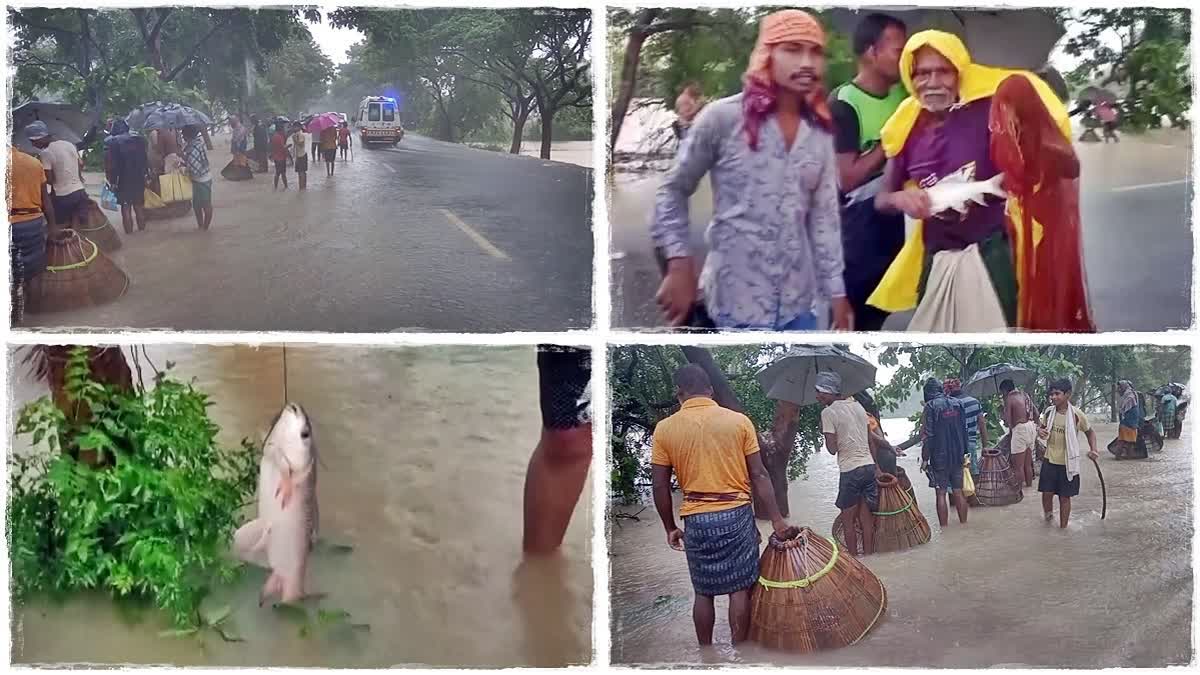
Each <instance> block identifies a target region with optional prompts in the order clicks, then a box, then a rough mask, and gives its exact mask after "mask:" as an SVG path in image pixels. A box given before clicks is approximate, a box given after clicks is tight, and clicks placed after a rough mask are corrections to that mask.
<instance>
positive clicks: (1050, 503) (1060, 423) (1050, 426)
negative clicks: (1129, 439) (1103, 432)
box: [1038, 379, 1100, 528]
mask: <svg viewBox="0 0 1200 675" xmlns="http://www.w3.org/2000/svg"><path fill="white" fill-rule="evenodd" d="M1050 401H1051V402H1052V403H1053V404H1054V405H1053V406H1052V407H1051V408H1050V409H1049V410H1047V411H1046V414H1045V416H1043V418H1042V424H1041V426H1040V428H1039V429H1038V434H1039V435H1040V436H1041V437H1042V439H1043V440H1045V441H1046V461H1045V462H1043V463H1042V474H1041V477H1039V478H1038V492H1041V493H1042V511H1043V515H1044V516H1045V518H1046V522H1050V521H1051V520H1053V518H1054V496H1055V495H1058V526H1059V527H1062V528H1065V527H1066V526H1067V522H1068V521H1069V520H1070V519H1071V497H1074V496H1076V495H1078V494H1079V434H1080V433H1084V434H1087V440H1088V446H1089V447H1090V449H1089V451H1088V454H1087V456H1088V459H1092V460H1095V459H1096V458H1097V457H1099V456H1100V453H1098V452H1096V433H1095V432H1094V431H1092V427H1091V425H1090V424H1088V419H1087V415H1085V414H1084V413H1083V411H1082V410H1080V409H1079V408H1076V407H1075V406H1074V405H1073V404H1072V403H1071V381H1070V380H1068V379H1061V380H1055V381H1054V382H1051V383H1050ZM1067 429H1071V430H1072V433H1069V434H1068V433H1067Z"/></svg>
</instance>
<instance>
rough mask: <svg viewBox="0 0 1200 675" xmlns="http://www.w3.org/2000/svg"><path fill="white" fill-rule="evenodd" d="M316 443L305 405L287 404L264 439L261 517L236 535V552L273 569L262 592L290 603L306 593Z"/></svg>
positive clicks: (315, 514) (314, 518)
mask: <svg viewBox="0 0 1200 675" xmlns="http://www.w3.org/2000/svg"><path fill="white" fill-rule="evenodd" d="M318 520H319V511H318V507H317V446H316V442H315V440H314V438H313V432H312V422H311V420H310V419H309V417H308V414H307V413H306V412H305V411H304V408H302V407H300V406H299V405H296V404H295V403H288V404H287V405H285V406H284V407H283V410H281V411H280V412H279V416H278V417H276V418H275V422H274V423H273V424H272V425H271V431H270V432H269V433H268V434H267V439H266V441H265V442H264V443H263V456H262V461H261V462H260V463H259V469H258V517H257V518H255V519H254V520H251V521H250V522H248V523H246V524H245V525H243V526H242V527H240V528H238V531H237V532H235V533H234V535H233V547H234V552H235V554H236V555H237V556H238V557H239V558H240V559H242V560H244V561H246V562H248V563H251V564H254V565H258V566H260V567H266V568H267V569H269V570H270V571H271V574H270V576H268V577H267V582H266V583H265V584H263V588H262V592H261V593H259V598H258V603H259V605H262V604H263V603H264V602H266V599H267V598H268V597H270V596H272V595H279V596H280V599H281V600H282V601H283V602H287V603H292V602H296V601H298V600H300V599H302V598H303V597H304V596H305V590H304V575H305V571H306V570H307V568H308V556H309V554H311V553H312V549H313V544H314V543H315V542H316V539H317V523H318Z"/></svg>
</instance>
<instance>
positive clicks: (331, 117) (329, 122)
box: [308, 112, 342, 134]
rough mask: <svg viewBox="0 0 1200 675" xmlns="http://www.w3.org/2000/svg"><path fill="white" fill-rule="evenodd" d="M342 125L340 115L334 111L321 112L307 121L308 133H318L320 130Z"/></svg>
mask: <svg viewBox="0 0 1200 675" xmlns="http://www.w3.org/2000/svg"><path fill="white" fill-rule="evenodd" d="M341 125H342V116H341V115H339V114H337V113H335V112H327V113H321V114H320V115H317V116H315V117H313V118H312V119H311V120H309V122H308V131H309V133H314V134H319V133H321V132H322V131H324V130H326V129H329V128H332V127H339V126H341Z"/></svg>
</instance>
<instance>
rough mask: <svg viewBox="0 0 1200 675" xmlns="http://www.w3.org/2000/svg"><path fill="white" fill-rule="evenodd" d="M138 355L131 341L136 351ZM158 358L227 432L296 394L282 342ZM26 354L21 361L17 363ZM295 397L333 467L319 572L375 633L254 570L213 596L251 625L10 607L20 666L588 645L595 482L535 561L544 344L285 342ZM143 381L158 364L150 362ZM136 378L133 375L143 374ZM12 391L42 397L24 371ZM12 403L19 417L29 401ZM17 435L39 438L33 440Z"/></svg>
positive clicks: (350, 662)
mask: <svg viewBox="0 0 1200 675" xmlns="http://www.w3.org/2000/svg"><path fill="white" fill-rule="evenodd" d="M126 351H127V353H128V350H126ZM149 357H150V359H151V360H152V361H153V362H154V363H155V364H156V365H157V366H158V367H159V368H160V369H161V368H162V367H163V365H164V363H165V362H166V361H167V360H168V359H169V360H172V361H175V362H177V366H176V372H177V374H178V375H179V376H181V377H182V379H185V380H186V379H190V378H191V377H192V376H195V377H197V378H198V386H199V387H200V388H201V389H203V390H205V391H207V392H208V393H210V394H211V395H212V397H213V400H214V401H215V406H214V407H213V408H212V409H211V411H212V412H211V414H212V416H213V418H214V420H215V421H216V422H217V424H219V425H220V426H221V428H222V434H221V440H222V442H224V443H226V444H234V443H237V442H238V441H239V440H240V439H241V438H242V437H243V436H251V437H253V438H255V440H261V438H262V437H263V435H265V432H266V430H267V426H268V425H269V424H270V422H271V420H272V419H273V416H274V415H275V414H276V413H277V412H278V410H279V408H280V406H281V403H282V398H283V352H282V350H281V349H280V348H278V347H263V348H261V349H255V348H251V347H243V346H238V347H224V346H175V345H170V346H157V347H150V348H149ZM17 367H19V366H17ZM287 367H288V373H287V377H288V380H287V386H288V389H289V394H290V398H291V399H292V400H294V401H296V402H298V403H300V404H302V405H304V406H305V407H306V409H307V410H308V412H309V414H310V415H311V416H312V418H313V423H314V433H315V436H316V440H317V443H318V446H319V448H320V451H321V456H322V462H323V464H324V467H322V468H321V469H320V471H321V473H320V480H319V482H318V484H319V499H320V506H321V536H322V538H323V539H327V540H328V541H329V542H330V543H335V544H347V545H350V546H353V551H351V552H350V553H348V554H344V553H335V552H331V551H327V550H322V549H320V548H318V550H317V552H316V553H314V557H313V559H312V561H311V563H310V569H309V584H310V587H311V588H312V589H313V590H314V591H316V592H324V593H326V594H327V596H326V597H325V598H323V599H321V600H320V601H319V603H318V606H319V607H322V608H326V609H344V610H346V611H347V612H349V613H350V614H351V616H352V619H351V620H352V621H354V622H365V623H369V624H370V625H371V629H370V631H369V632H361V631H360V632H355V633H352V634H350V635H343V634H338V633H314V634H312V635H310V636H309V637H301V636H300V634H299V630H298V627H297V624H294V623H291V622H290V621H288V620H287V619H286V618H284V617H281V616H280V615H279V614H278V613H277V612H275V611H273V610H272V609H270V608H269V607H268V608H266V609H260V608H259V607H258V603H257V596H258V591H259V588H260V587H261V585H262V583H263V581H264V579H265V576H266V575H265V572H264V571H262V570H259V569H256V568H250V569H249V570H248V571H247V572H246V574H244V575H243V578H242V579H241V580H240V581H239V582H237V583H236V584H235V586H234V587H232V588H225V589H219V590H218V591H217V593H216V598H214V601H215V602H217V603H229V604H231V605H232V607H233V616H232V621H233V624H234V626H235V627H236V629H237V631H238V632H239V633H240V634H241V635H242V637H244V638H245V639H246V641H245V642H242V643H227V642H224V641H222V639H221V638H220V637H219V636H217V635H216V634H215V633H212V632H207V633H203V634H201V637H199V638H197V637H191V638H161V637H159V636H158V632H159V631H160V630H163V629H165V628H168V627H169V626H168V625H167V621H166V620H165V618H163V617H161V616H160V615H158V614H148V615H146V616H145V617H144V620H142V621H141V622H140V623H130V622H128V621H127V620H126V619H125V617H124V615H123V613H122V612H119V611H118V608H117V607H116V606H115V605H114V603H113V602H112V601H111V600H109V599H108V598H107V597H105V596H100V595H98V594H97V595H90V596H75V597H73V598H72V599H71V600H69V601H68V602H67V604H65V605H64V606H57V605H53V604H49V603H44V602H38V603H35V604H33V605H31V606H28V607H20V608H14V620H13V633H12V640H13V642H12V644H13V652H12V658H13V661H14V662H16V663H81V662H87V663H97V664H114V663H140V664H174V665H191V666H195V665H209V666H293V667H299V666H315V667H359V668H365V667H376V668H378V667H387V666H391V665H400V664H414V665H415V664H423V665H431V666H464V667H473V666H477V667H483V666H491V667H504V666H520V665H533V666H562V665H568V664H576V663H586V662H588V661H589V660H590V658H591V625H592V620H591V619H592V568H591V562H590V558H591V551H590V540H591V537H590V532H591V529H592V528H591V516H590V512H591V509H590V508H589V506H590V499H588V496H589V495H590V494H591V491H590V488H585V492H584V499H582V500H581V501H580V505H579V507H578V508H577V509H576V511H575V514H574V517H573V519H572V521H571V527H570V529H569V531H568V532H567V537H566V542H565V544H564V547H563V551H562V555H561V556H559V557H557V558H553V559H550V560H542V561H538V562H536V563H531V564H522V556H521V529H522V516H521V510H522V506H521V503H522V502H521V500H522V485H523V482H524V475H525V466H526V464H527V462H528V461H529V456H530V454H531V452H532V450H533V447H534V445H535V444H536V443H537V440H538V436H539V433H540V428H541V417H540V413H539V409H538V395H537V369H536V364H535V353H534V350H533V348H531V347H519V348H494V347H486V348H483V347H420V348H388V349H381V348H366V347H352V346H337V347H321V346H289V347H288V349H287ZM143 371H144V372H145V373H146V379H147V381H150V380H151V376H152V373H151V371H150V370H149V369H148V367H147V366H146V365H145V363H143ZM135 377H136V375H135ZM13 379H14V384H13V387H12V394H13V398H14V399H15V401H16V402H18V403H17V405H18V407H19V405H20V403H21V402H26V401H30V400H33V399H34V398H36V397H38V396H41V395H43V394H45V389H44V387H43V386H41V385H39V384H35V383H32V382H30V381H29V378H28V377H27V376H25V375H24V368H21V369H20V370H19V371H15V372H14V378H13ZM12 415H13V417H12V418H10V429H11V428H12V427H11V423H12V420H13V419H15V413H13V414H12ZM16 444H17V446H16V447H18V448H20V447H25V448H26V449H27V448H28V441H27V440H25V439H24V438H22V439H18V440H17V441H16Z"/></svg>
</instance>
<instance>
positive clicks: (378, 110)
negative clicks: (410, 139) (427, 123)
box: [357, 96, 404, 147]
mask: <svg viewBox="0 0 1200 675" xmlns="http://www.w3.org/2000/svg"><path fill="white" fill-rule="evenodd" d="M357 125H358V136H359V139H360V140H361V142H362V144H363V146H364V147H366V146H369V145H391V146H393V147H395V146H396V145H399V143H400V140H401V139H402V138H404V125H403V124H401V123H400V114H399V107H398V106H397V105H396V99H394V98H389V97H387V96H368V97H366V98H364V99H363V100H362V103H359V104H358V117H357Z"/></svg>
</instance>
